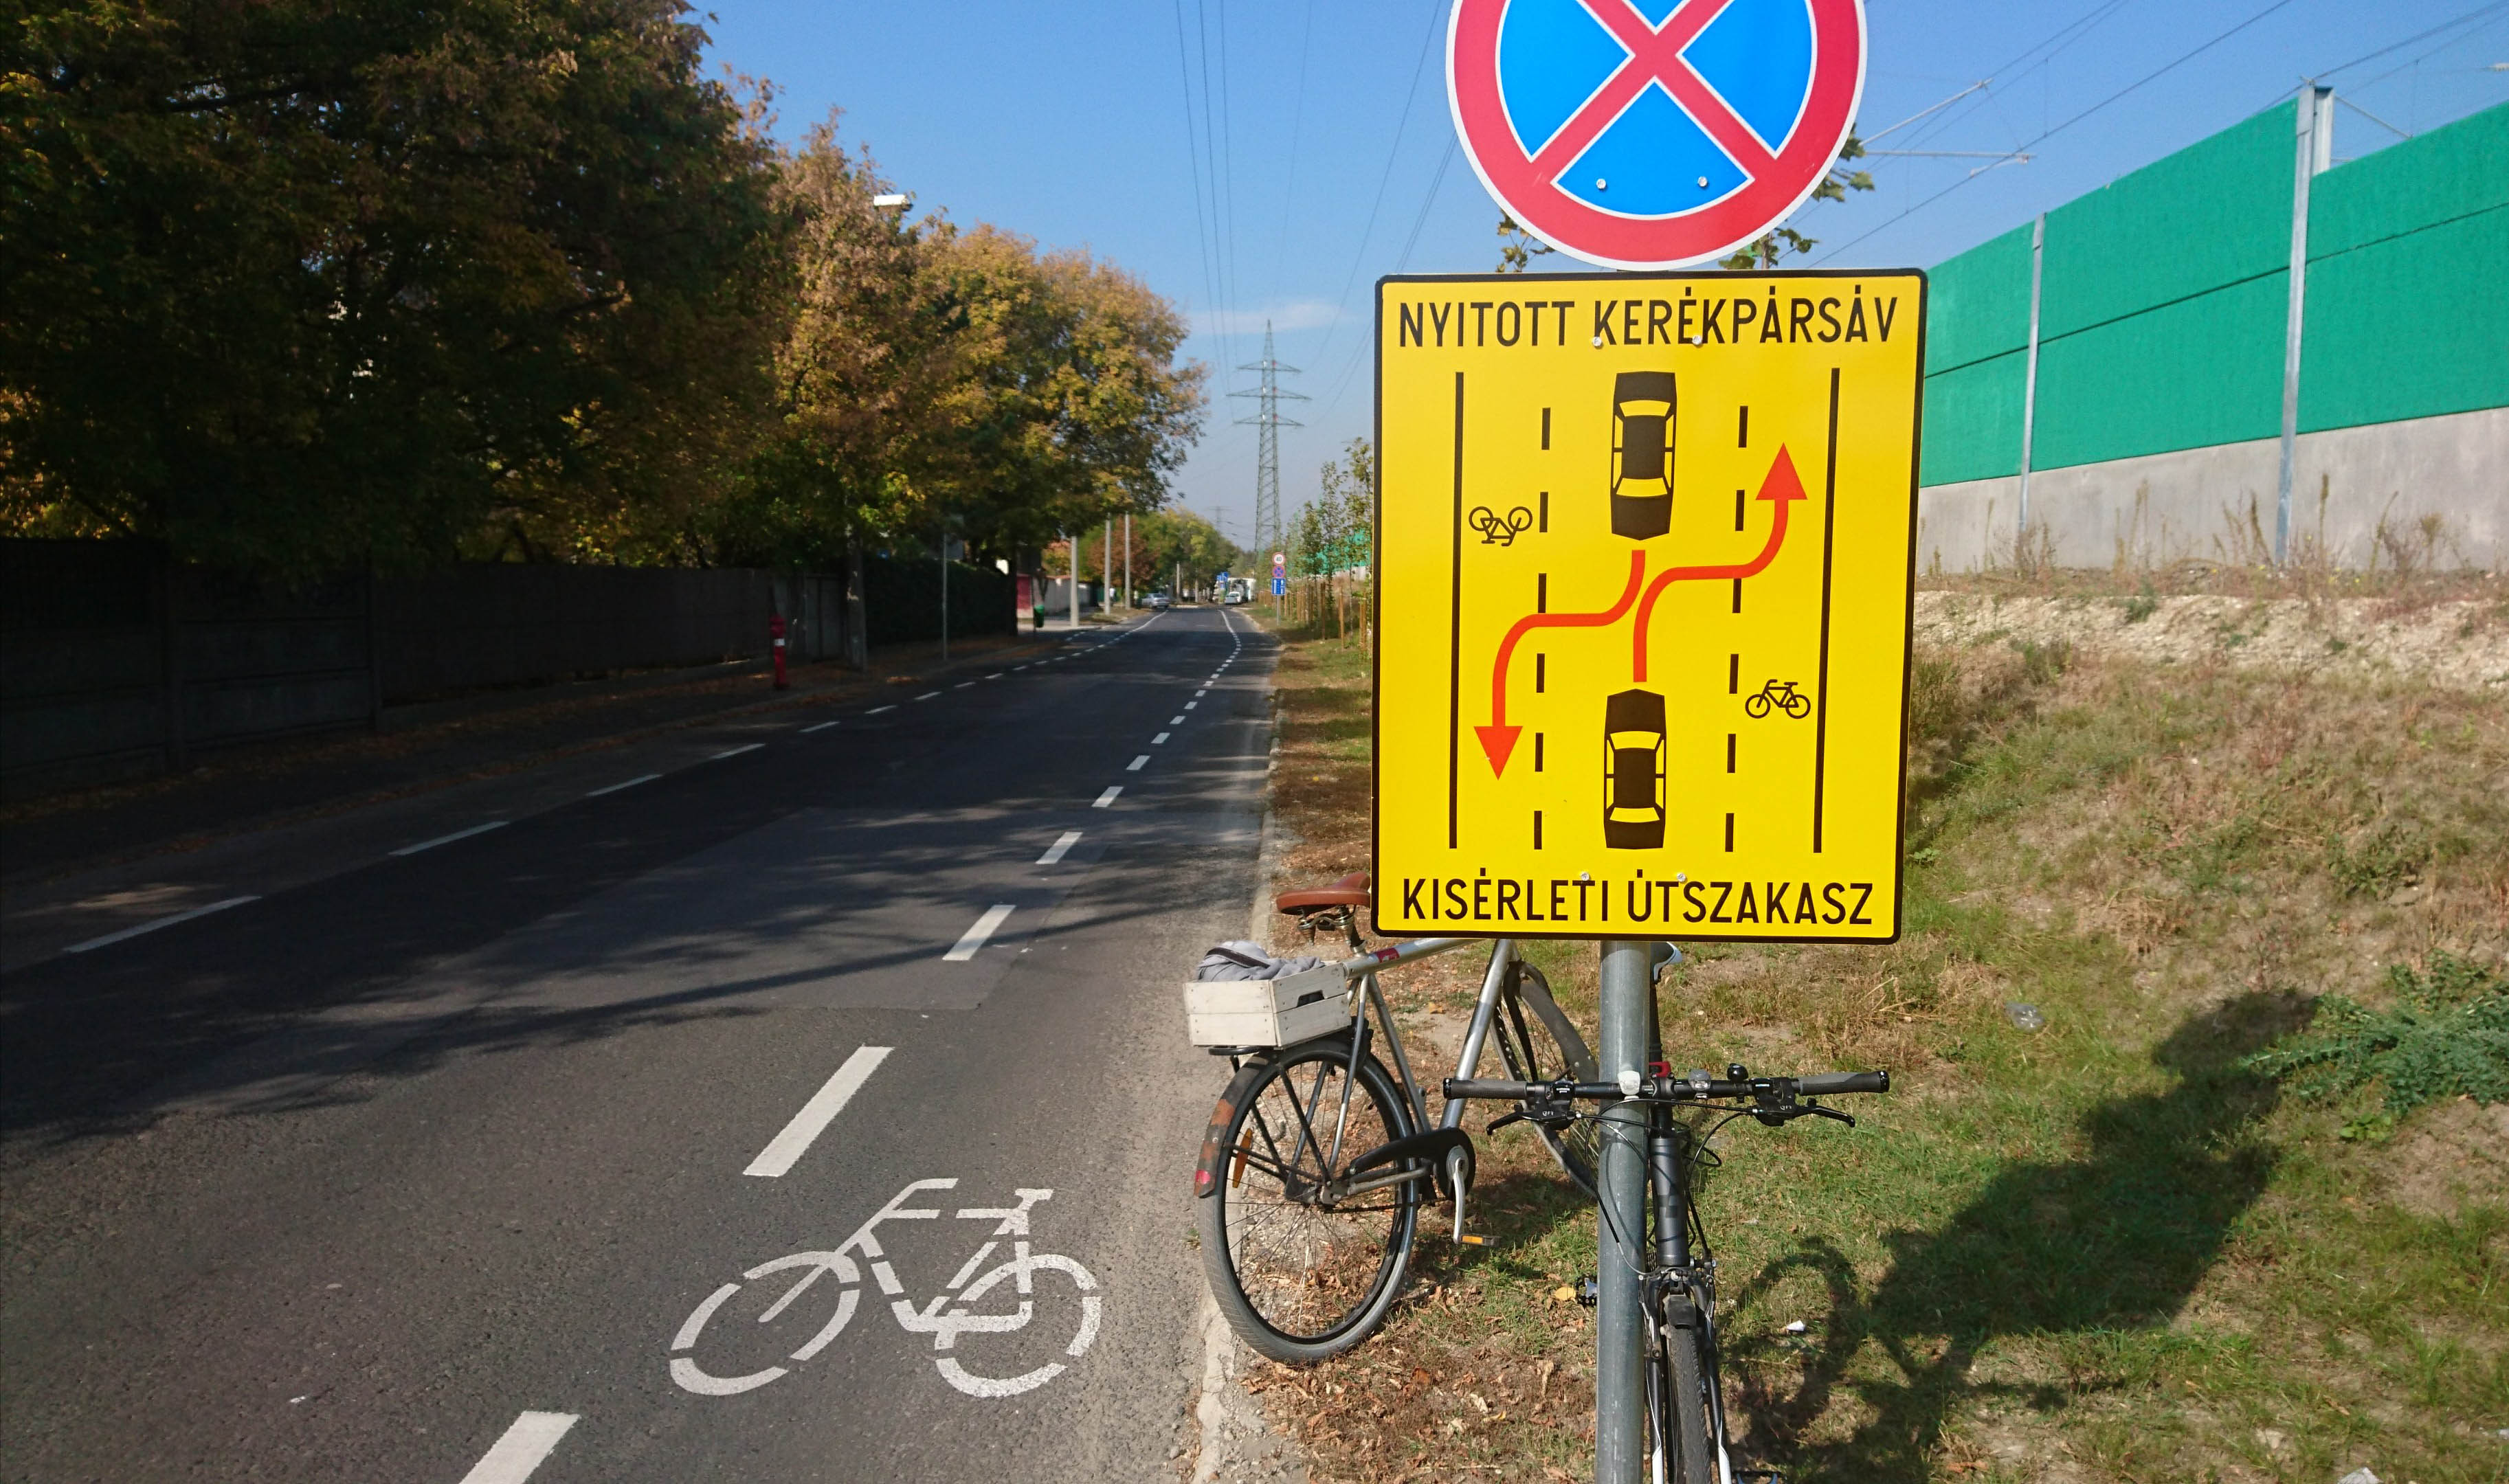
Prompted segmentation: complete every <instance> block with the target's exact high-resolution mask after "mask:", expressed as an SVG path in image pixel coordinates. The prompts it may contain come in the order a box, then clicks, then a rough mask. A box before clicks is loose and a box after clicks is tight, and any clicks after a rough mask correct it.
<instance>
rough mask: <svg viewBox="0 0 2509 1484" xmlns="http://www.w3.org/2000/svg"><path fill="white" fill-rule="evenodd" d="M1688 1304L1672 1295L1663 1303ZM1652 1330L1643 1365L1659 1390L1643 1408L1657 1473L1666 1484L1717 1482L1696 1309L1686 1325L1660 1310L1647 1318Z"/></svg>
mask: <svg viewBox="0 0 2509 1484" xmlns="http://www.w3.org/2000/svg"><path fill="white" fill-rule="evenodd" d="M1671 1305H1679V1306H1680V1307H1681V1308H1684V1309H1687V1308H1688V1307H1689V1305H1688V1302H1687V1301H1686V1300H1683V1299H1677V1298H1676V1299H1673V1300H1669V1301H1668V1302H1667V1307H1670V1306H1671ZM1652 1318H1653V1320H1654V1323H1655V1329H1656V1363H1655V1364H1653V1365H1650V1366H1648V1367H1647V1372H1648V1376H1649V1378H1650V1380H1651V1382H1652V1384H1653V1385H1654V1387H1655V1388H1656V1390H1657V1394H1656V1397H1655V1400H1654V1405H1652V1406H1650V1407H1649V1408H1648V1409H1647V1417H1648V1425H1649V1427H1650V1428H1652V1429H1653V1431H1654V1433H1655V1437H1654V1438H1653V1439H1652V1442H1651V1446H1652V1447H1654V1448H1655V1449H1656V1450H1658V1451H1659V1452H1660V1453H1661V1454H1662V1455H1663V1458H1664V1471H1663V1473H1662V1474H1661V1475H1660V1477H1662V1478H1664V1479H1666V1480H1667V1481H1668V1484H1717V1480H1716V1445H1715V1442H1714V1439H1713V1436H1712V1434H1711V1431H1710V1429H1709V1427H1708V1415H1709V1414H1708V1409H1707V1387H1708V1384H1709V1377H1710V1376H1711V1375H1712V1374H1713V1372H1711V1371H1710V1370H1709V1369H1708V1366H1707V1363H1706V1361H1705V1358H1704V1356H1703V1354H1701V1351H1702V1337H1703V1336H1704V1333H1705V1331H1704V1328H1702V1327H1699V1326H1700V1320H1699V1317H1698V1316H1697V1314H1696V1313H1695V1312H1694V1313H1693V1314H1692V1315H1691V1320H1690V1326H1688V1327H1685V1326H1681V1325H1677V1324H1674V1323H1672V1322H1670V1321H1669V1320H1668V1319H1667V1318H1666V1316H1664V1315H1663V1314H1657V1315H1655V1316H1652Z"/></svg>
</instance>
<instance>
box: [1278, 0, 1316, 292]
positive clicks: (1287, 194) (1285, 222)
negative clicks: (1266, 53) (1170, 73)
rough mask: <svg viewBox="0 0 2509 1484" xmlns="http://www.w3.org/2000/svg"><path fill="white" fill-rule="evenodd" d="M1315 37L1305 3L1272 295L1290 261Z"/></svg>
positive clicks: (1310, 8)
mask: <svg viewBox="0 0 2509 1484" xmlns="http://www.w3.org/2000/svg"><path fill="white" fill-rule="evenodd" d="M1315 37H1316V0H1307V19H1306V22H1305V24H1304V25H1303V26H1302V27H1301V28H1300V29H1299V32H1298V100H1297V102H1296V103H1295V104H1293V105H1292V107H1291V110H1290V168H1289V173H1288V175H1287V176H1286V178H1284V179H1283V180H1282V182H1281V242H1280V245H1279V246H1278V247H1277V248H1275V249H1274V250H1273V253H1272V292H1273V294H1274V295H1276V296H1277V295H1278V294H1279V293H1280V292H1281V269H1282V268H1283V267H1284V266H1285V265H1287V264H1288V262H1289V261H1290V218H1291V217H1292V215H1294V214H1295V213H1296V206H1297V200H1298V194H1297V193H1298V133H1299V130H1301V129H1302V128H1304V127H1305V125H1306V121H1307V49H1308V46H1309V44H1310V43H1312V42H1313V41H1314V40H1315Z"/></svg>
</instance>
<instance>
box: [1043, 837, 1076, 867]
mask: <svg viewBox="0 0 2509 1484" xmlns="http://www.w3.org/2000/svg"><path fill="white" fill-rule="evenodd" d="M1079 843H1080V832H1079V831H1077V830H1066V831H1064V832H1063V834H1062V835H1061V836H1060V837H1059V838H1057V839H1056V840H1055V842H1054V843H1053V844H1051V845H1048V846H1046V847H1045V854H1043V855H1041V856H1038V857H1037V858H1036V863H1037V864H1038V865H1039V866H1051V865H1053V864H1054V863H1055V862H1057V861H1060V860H1062V859H1063V857H1064V855H1065V853H1066V852H1067V851H1069V850H1070V849H1071V847H1072V846H1074V845H1077V844H1079Z"/></svg>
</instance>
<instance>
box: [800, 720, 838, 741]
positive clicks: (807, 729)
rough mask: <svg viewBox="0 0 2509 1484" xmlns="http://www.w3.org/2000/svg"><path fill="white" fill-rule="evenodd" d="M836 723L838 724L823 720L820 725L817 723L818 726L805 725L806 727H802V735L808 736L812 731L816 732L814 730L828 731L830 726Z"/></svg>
mask: <svg viewBox="0 0 2509 1484" xmlns="http://www.w3.org/2000/svg"><path fill="white" fill-rule="evenodd" d="M836 724H837V723H834V722H821V723H819V724H818V725H816V726H805V727H803V728H802V735H804V736H805V737H806V736H808V735H809V734H810V733H812V732H814V731H826V730H827V729H828V728H829V727H831V726H834V725H836Z"/></svg>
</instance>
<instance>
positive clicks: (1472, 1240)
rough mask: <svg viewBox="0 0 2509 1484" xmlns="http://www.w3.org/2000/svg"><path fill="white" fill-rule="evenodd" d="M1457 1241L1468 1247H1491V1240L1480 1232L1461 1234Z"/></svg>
mask: <svg viewBox="0 0 2509 1484" xmlns="http://www.w3.org/2000/svg"><path fill="white" fill-rule="evenodd" d="M1455 1240H1456V1241H1457V1242H1460V1243H1463V1244H1464V1245H1466V1246H1468V1247H1485V1246H1488V1245H1489V1239H1488V1238H1486V1237H1484V1236H1482V1235H1481V1234H1480V1233H1479V1232H1463V1233H1459V1234H1458V1235H1457V1236H1456V1238H1455Z"/></svg>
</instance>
